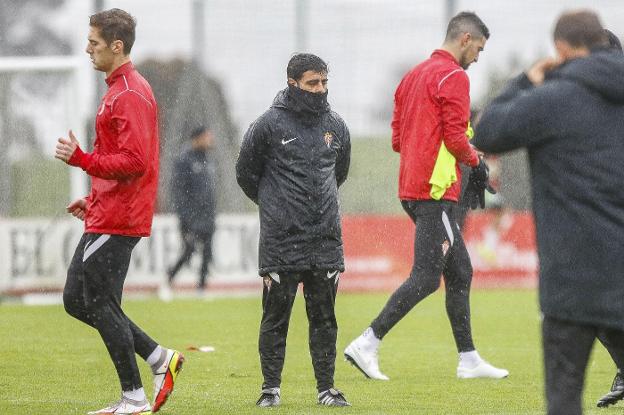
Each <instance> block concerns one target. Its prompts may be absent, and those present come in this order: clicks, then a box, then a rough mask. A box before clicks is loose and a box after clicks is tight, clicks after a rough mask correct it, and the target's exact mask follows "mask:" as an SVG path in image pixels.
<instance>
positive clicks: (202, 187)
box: [167, 126, 216, 291]
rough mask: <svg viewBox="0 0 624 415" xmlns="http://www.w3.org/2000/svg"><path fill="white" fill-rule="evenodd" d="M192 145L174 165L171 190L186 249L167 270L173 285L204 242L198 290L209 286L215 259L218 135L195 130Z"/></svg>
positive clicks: (205, 129) (203, 130)
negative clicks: (209, 267)
mask: <svg viewBox="0 0 624 415" xmlns="http://www.w3.org/2000/svg"><path fill="white" fill-rule="evenodd" d="M190 139H191V148H190V149H189V150H188V151H186V152H185V153H184V154H182V156H181V157H180V159H179V160H178V161H177V162H176V163H175V165H174V167H173V176H172V181H171V191H172V198H173V204H174V207H175V212H176V214H177V216H178V221H179V224H180V234H181V236H182V241H183V242H184V248H183V249H182V252H181V254H180V257H179V259H178V260H177V261H176V263H175V264H174V265H173V267H171V268H170V269H169V271H168V272H167V275H168V279H169V284H171V283H172V282H173V279H174V278H175V276H176V274H177V273H178V271H179V270H180V268H182V266H183V265H184V264H186V263H187V262H188V261H189V260H190V259H191V256H192V255H193V252H194V251H195V249H196V247H197V245H198V244H199V245H201V254H202V262H201V268H200V270H199V282H198V285H197V287H198V289H199V290H200V291H203V290H204V288H205V286H206V276H207V275H208V266H209V265H210V263H211V262H212V235H213V234H214V231H215V216H216V203H215V187H216V178H215V171H216V167H215V161H214V159H213V157H212V151H211V149H212V147H213V145H214V144H213V143H214V137H213V135H212V132H211V131H210V129H209V128H208V127H206V126H201V127H198V128H196V129H195V130H193V131H192V132H191V135H190Z"/></svg>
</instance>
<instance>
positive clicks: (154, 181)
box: [69, 62, 159, 236]
mask: <svg viewBox="0 0 624 415" xmlns="http://www.w3.org/2000/svg"><path fill="white" fill-rule="evenodd" d="M106 83H107V84H108V91H107V92H106V95H104V97H103V98H102V102H101V104H100V107H99V109H98V113H97V116H96V118H95V131H96V138H95V143H94V148H93V152H92V153H83V152H82V151H81V150H80V148H77V149H76V151H75V152H74V154H73V155H72V157H71V158H70V160H69V164H71V165H73V166H79V167H81V168H82V169H83V170H84V171H86V172H87V173H88V174H89V176H91V192H90V194H89V196H88V197H87V212H86V216H85V232H87V233H104V234H116V235H125V236H149V235H150V233H151V228H152V217H153V216H154V204H155V202H156V191H157V188H158V153H159V138H158V108H157V105H156V100H155V99H154V94H153V93H152V88H151V87H150V85H149V84H148V83H147V81H146V80H145V79H144V78H143V77H142V76H141V75H140V74H139V73H138V72H137V71H136V70H135V69H134V66H133V65H132V63H131V62H128V63H126V64H124V65H122V66H120V67H119V68H117V69H116V70H115V71H114V72H113V73H112V74H111V75H110V76H109V77H108V78H106Z"/></svg>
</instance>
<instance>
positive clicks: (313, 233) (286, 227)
mask: <svg viewBox="0 0 624 415" xmlns="http://www.w3.org/2000/svg"><path fill="white" fill-rule="evenodd" d="M350 153H351V144H350V138H349V130H348V129H347V126H346V124H345V123H344V121H343V120H342V119H341V118H340V116H339V115H338V114H336V113H335V112H333V111H331V110H330V109H329V105H328V106H327V108H326V109H325V110H324V111H322V112H321V113H320V114H312V113H310V112H307V111H305V110H303V109H301V107H300V106H299V105H297V102H294V100H293V99H292V98H290V96H289V93H288V89H285V90H282V91H280V92H279V93H278V94H277V96H276V97H275V100H274V101H273V105H272V106H271V108H270V109H269V110H268V111H267V112H265V113H264V114H263V115H262V116H260V118H258V119H257V120H256V121H255V122H254V123H253V124H251V126H250V127H249V130H248V131H247V133H246V134H245V137H244V138H243V143H242V146H241V150H240V154H239V156H238V161H237V163H236V177H237V179H238V184H239V185H240V187H241V188H242V189H243V191H244V192H245V194H246V195H247V196H248V197H249V198H250V199H251V200H253V201H254V202H255V203H257V204H258V206H259V209H260V247H259V251H260V252H259V266H260V270H259V274H260V275H265V274H267V273H269V272H274V271H275V272H279V271H304V270H312V269H322V270H340V271H344V258H343V249H342V235H341V228H340V212H339V202H338V186H340V185H341V184H342V183H343V182H344V181H345V180H346V178H347V173H348V171H349V160H350Z"/></svg>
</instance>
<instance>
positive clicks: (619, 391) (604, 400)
mask: <svg viewBox="0 0 624 415" xmlns="http://www.w3.org/2000/svg"><path fill="white" fill-rule="evenodd" d="M605 33H606V34H607V38H608V39H609V48H610V49H612V50H614V51H616V52H618V53H622V44H621V43H620V39H618V37H617V36H616V35H615V33H613V32H611V31H610V30H608V29H605ZM598 334H599V335H598V340H600V342H601V343H602V344H603V346H604V347H605V348H606V349H607V351H608V352H609V354H610V355H611V357H612V358H613V361H614V362H616V364H617V360H616V359H617V353H618V352H617V348H615V349H614V348H613V346H612V345H611V343H610V339H609V338H608V337H607V338H602V336H601V335H600V334H601V333H598ZM622 399H624V368H622V366H618V369H617V372H616V373H615V378H613V382H612V383H611V390H609V392H607V393H606V394H605V395H604V396H602V397H601V398H600V399H598V404H597V405H598V406H599V407H601V408H602V407H607V406H609V405H613V404H616V403H617V402H618V401H621V400H622Z"/></svg>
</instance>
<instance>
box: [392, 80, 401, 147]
mask: <svg viewBox="0 0 624 415" xmlns="http://www.w3.org/2000/svg"><path fill="white" fill-rule="evenodd" d="M402 90H403V81H401V83H400V84H399V86H398V87H397V89H396V91H395V93H394V111H393V113H392V122H391V123H390V126H391V127H392V150H394V151H396V152H397V153H400V152H401V121H402V120H401V114H402V113H403V108H402V105H403V101H402Z"/></svg>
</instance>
